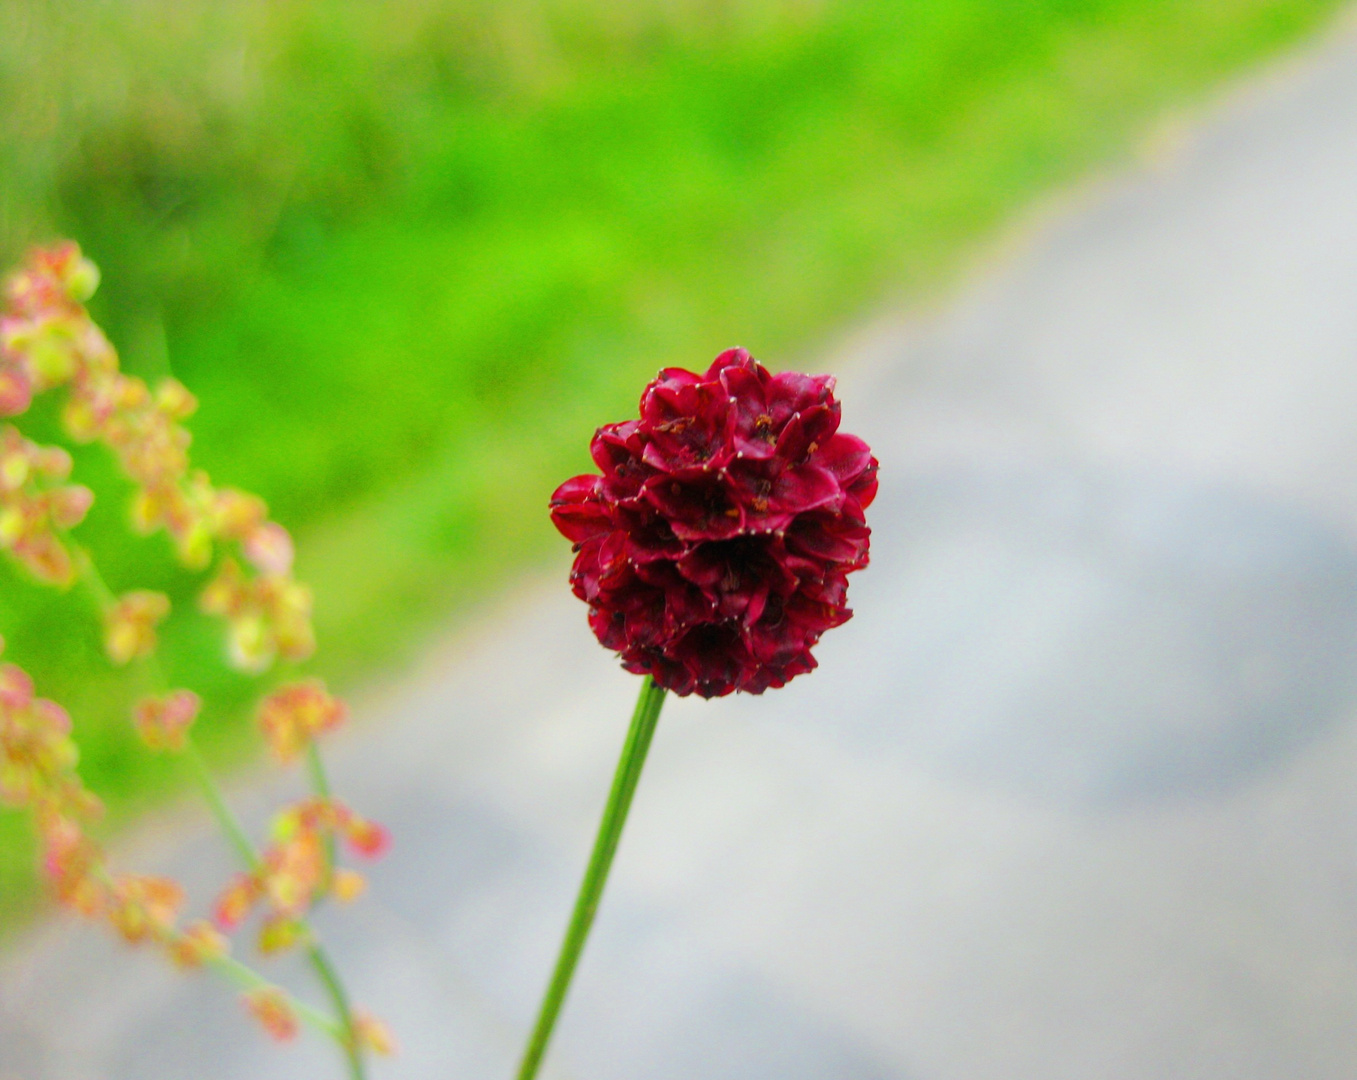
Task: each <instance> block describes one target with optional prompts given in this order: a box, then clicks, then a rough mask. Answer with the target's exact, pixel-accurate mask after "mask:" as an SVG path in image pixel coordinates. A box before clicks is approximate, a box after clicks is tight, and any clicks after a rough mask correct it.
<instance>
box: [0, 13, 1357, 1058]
mask: <svg viewBox="0 0 1357 1080" xmlns="http://www.w3.org/2000/svg"><path fill="white" fill-rule="evenodd" d="M1079 202H1080V205H1079V206H1077V207H1075V208H1073V209H1070V210H1068V211H1067V212H1065V213H1063V214H1061V215H1059V216H1058V217H1057V218H1056V219H1054V220H1053V221H1051V222H1049V223H1047V224H1046V225H1044V226H1042V227H1040V228H1034V229H1032V230H1029V232H1028V234H1027V236H1026V238H1025V239H1024V240H1023V241H1022V242H1021V243H1020V244H1018V245H1017V248H1018V250H1016V251H1015V252H1014V253H1012V254H1011V255H1010V256H1009V257H1008V258H1007V259H1006V260H1005V264H1004V265H1002V266H1000V267H997V268H994V269H992V270H990V271H989V272H987V273H986V274H985V275H984V276H983V277H982V278H981V280H979V281H977V282H975V283H974V284H973V286H972V287H970V288H969V289H968V290H967V291H965V292H964V294H963V295H962V296H961V298H960V299H959V300H958V301H956V302H955V303H954V304H952V305H950V306H949V307H948V308H947V309H946V310H945V311H942V312H940V313H939V314H937V315H936V316H933V317H930V318H914V319H911V320H909V321H907V322H903V323H901V324H900V325H898V326H887V327H885V328H879V329H878V330H877V331H874V332H872V333H870V334H867V335H864V336H863V337H862V338H861V339H859V340H858V341H856V342H854V343H852V344H851V345H850V346H849V347H847V348H846V349H845V355H844V357H843V358H840V359H845V358H846V359H849V360H851V361H853V362H852V363H851V364H848V366H847V368H846V377H845V378H844V379H843V381H842V386H843V397H844V400H845V402H846V404H845V415H846V417H847V418H848V422H847V424H846V427H848V428H849V429H850V430H853V431H855V432H860V433H861V434H862V435H863V436H865V437H866V438H868V439H869V441H871V443H872V444H873V446H874V447H875V448H876V449H877V452H878V454H879V456H880V458H881V459H882V461H883V469H882V477H883V487H882V493H881V497H880V501H879V502H878V504H877V507H876V509H875V515H874V525H875V528H876V535H875V541H874V560H875V561H874V565H873V567H872V568H871V570H869V571H868V572H867V573H865V574H863V575H861V576H860V578H859V580H858V581H856V583H855V584H854V589H853V591H854V594H855V595H854V599H855V601H856V603H855V606H856V608H857V611H858V615H857V618H856V619H855V620H854V621H853V622H852V623H850V624H849V625H848V626H847V627H845V628H843V629H842V630H839V631H837V632H835V633H833V634H831V635H830V636H829V637H828V638H827V639H826V641H825V642H824V644H823V646H822V648H821V649H820V652H819V656H820V659H821V662H822V670H821V671H820V672H819V673H818V674H817V675H816V676H815V677H814V678H807V679H802V680H799V681H798V682H796V683H794V684H793V685H792V686H791V687H789V688H788V689H786V690H784V691H781V692H778V693H775V694H770V695H767V696H766V697H764V698H762V699H740V700H727V701H723V702H720V703H713V704H703V703H700V702H693V701H683V702H676V703H671V705H670V706H669V707H668V708H667V710H666V714H665V716H664V719H663V721H662V723H661V726H660V731H659V734H658V737H657V739H656V742H655V746H654V749H653V751H652V755H651V762H650V765H649V766H648V771H647V773H646V775H645V777H644V779H643V782H642V784H641V787H640V793H639V795H638V798H637V804H636V807H635V811H634V815H633V819H632V822H631V824H630V826H629V829H628V833H627V835H626V837H625V839H624V842H623V844H622V848H621V852H620V855H619V859H618V864H617V867H616V871H615V875H614V880H613V882H612V886H611V889H610V892H609V894H608V896H607V899H606V901H605V903H604V906H603V909H602V913H601V917H600V919H599V923H598V926H597V929H596V934H595V938H594V940H593V941H592V942H591V944H590V948H589V950H588V951H587V953H586V955H585V959H584V963H583V965H582V968H581V971H580V974H579V978H578V981H577V984H576V988H575V991H574V993H573V996H572V999H571V1000H570V1002H569V1005H568V1008H567V1012H566V1015H565V1018H564V1021H563V1023H562V1026H561V1028H560V1030H559V1036H558V1040H557V1042H556V1045H555V1048H554V1053H553V1055H552V1070H553V1075H555V1076H557V1077H561V1078H565V1077H574V1078H578V1080H584V1078H589V1080H642V1078H646V1080H680V1078H682V1080H694V1078H703V1080H761V1078H767V1080H888V1078H889V1080H1027V1078H1030V1080H1090V1078H1099V1080H1120V1078H1125V1080H1147V1078H1160V1077H1162V1078H1164V1080H1185V1078H1202V1080H1227V1078H1229V1080H1246V1078H1256V1080H1276V1078H1279V1077H1288V1078H1290V1077H1297V1078H1316V1080H1321V1078H1333V1080H1351V1077H1353V1076H1354V1075H1357V782H1355V781H1357V663H1354V658H1357V38H1355V37H1354V36H1353V35H1351V34H1347V35H1341V36H1340V37H1339V38H1338V39H1336V40H1335V41H1333V42H1331V43H1330V44H1329V45H1328V46H1326V47H1325V48H1323V49H1322V50H1321V51H1320V53H1319V54H1318V55H1317V56H1315V57H1313V58H1312V59H1311V60H1310V61H1308V62H1306V63H1302V64H1297V65H1293V66H1292V67H1291V68H1290V69H1289V70H1287V71H1284V72H1282V73H1280V74H1278V75H1275V76H1274V77H1270V78H1269V79H1267V80H1265V81H1264V82H1262V83H1260V84H1259V85H1257V86H1256V87H1255V88H1253V89H1251V90H1249V91H1247V92H1246V93H1244V94H1242V95H1239V96H1237V97H1236V98H1235V99H1234V100H1233V101H1232V102H1230V103H1229V104H1227V105H1226V106H1225V107H1223V108H1222V109H1220V110H1218V111H1216V112H1215V113H1214V114H1213V116H1212V117H1211V118H1210V119H1209V120H1208V121H1207V122H1205V123H1204V124H1202V125H1199V126H1197V128H1196V129H1195V130H1194V132H1193V133H1192V134H1191V135H1190V136H1189V137H1187V138H1186V139H1184V140H1183V141H1182V142H1181V143H1179V144H1178V145H1177V147H1176V149H1175V150H1174V151H1173V153H1172V154H1170V155H1169V156H1167V157H1161V158H1160V159H1159V160H1157V161H1156V163H1154V164H1153V165H1150V166H1146V167H1145V168H1144V169H1143V170H1141V171H1140V172H1138V173H1136V174H1134V175H1130V176H1127V177H1124V178H1122V179H1120V180H1117V181H1115V182H1107V183H1105V184H1103V185H1101V186H1099V187H1097V188H1096V190H1092V191H1090V192H1088V193H1086V194H1085V196H1084V197H1082V198H1081V199H1080V200H1079ZM835 366H840V365H839V362H838V361H835ZM557 576H559V577H562V578H563V573H562V574H561V575H557ZM557 576H553V580H552V581H550V582H543V583H540V584H539V585H537V586H534V587H532V588H529V589H526V590H525V591H524V593H523V595H521V596H520V597H519V598H518V599H517V600H515V601H513V602H510V603H508V604H506V606H505V607H504V608H503V609H502V610H501V612H500V613H499V614H498V615H497V616H496V617H495V619H494V624H493V625H492V626H490V627H483V628H482V632H480V633H479V634H477V635H476V637H475V639H474V640H472V639H470V638H469V637H468V636H465V635H464V636H463V638H461V639H459V640H458V641H456V642H452V643H450V644H448V645H447V646H446V647H445V648H444V649H442V650H441V651H440V652H438V653H437V654H435V655H434V656H432V657H431V658H430V659H429V661H428V663H427V664H426V665H425V667H424V669H423V671H422V673H421V674H420V676H419V677H418V678H415V679H413V680H412V681H410V682H409V683H408V684H406V685H404V686H402V687H400V688H399V689H398V690H397V691H396V692H394V693H390V694H385V695H382V696H380V697H379V698H378V699H376V700H375V701H374V703H372V704H371V705H369V706H368V707H366V708H365V709H364V710H363V711H364V712H365V713H366V714H367V715H366V716H365V717H364V719H365V721H366V722H365V723H363V724H361V725H359V728H358V730H356V731H354V732H352V733H350V734H349V735H348V736H346V737H345V738H343V739H341V741H340V743H339V744H338V746H337V747H336V750H335V755H334V756H335V760H336V766H337V769H336V771H337V772H338V774H339V777H338V780H339V784H340V786H341V787H342V789H343V791H344V792H345V793H347V794H348V795H349V796H350V798H351V800H352V801H353V802H354V803H355V804H356V805H357V806H359V807H360V808H362V809H365V810H368V811H371V812H372V813H373V814H374V815H375V816H377V817H379V818H380V819H382V820H384V821H386V822H388V823H389V824H390V825H391V826H392V827H393V829H394V831H395V835H396V838H397V844H396V847H395V849H394V851H393V853H392V855H391V856H390V858H389V861H388V862H387V863H386V865H385V866H384V867H383V868H381V869H379V870H378V871H377V872H376V874H375V875H374V876H375V883H374V890H373V892H372V893H371V894H370V896H369V897H368V898H366V899H365V900H364V902H363V903H361V904H360V905H359V906H357V907H356V908H354V909H352V910H350V911H346V912H342V913H339V918H337V919H336V920H335V921H334V922H333V925H332V926H331V925H330V920H329V919H328V917H327V919H326V920H325V922H326V924H327V929H329V930H330V931H331V933H332V937H333V940H334V942H335V948H336V951H337V952H338V953H339V955H340V958H341V963H342V966H343V968H344V969H345V970H346V971H347V972H348V973H349V974H350V977H351V981H352V984H353V986H354V988H355V990H356V993H357V996H358V997H359V998H360V999H362V1000H363V1001H365V1002H366V1003H368V1004H369V1005H370V1006H371V1007H372V1008H374V1009H375V1010H376V1011H378V1012H380V1013H382V1014H384V1015H386V1016H388V1017H390V1018H391V1019H392V1021H393V1022H394V1024H395V1026H396V1027H397V1029H398V1031H399V1034H400V1037H401V1040H402V1042H403V1044H404V1053H403V1055H402V1056H401V1057H400V1058H399V1059H397V1060H396V1061H395V1062H393V1063H391V1064H389V1065H383V1066H382V1067H380V1068H379V1069H378V1072H377V1075H378V1076H379V1077H393V1078H394V1077H408V1078H412V1080H415V1078H418V1080H423V1078H434V1077H439V1078H451V1077H468V1078H471V1077H507V1076H509V1075H510V1073H511V1067H512V1063H513V1060H514V1059H515V1057H516V1053H517V1048H518V1045H519V1042H520V1039H521V1037H522V1034H523V1033H524V1031H525V1030H526V1028H527V1026H528V1024H529V1022H530V1019H531V1014H532V1010H533V1005H534V1002H535V1000H536V997H537V995H538V993H539V992H540V989H541V986H542V983H543V981H544V979H545V977H546V974H547V971H548V968H549V966H550V963H551V960H552V957H553V954H554V950H555V948H556V945H557V942H558V937H559V934H560V931H561V929H562V926H563V922H564V918H565V915H566V912H567V909H568V905H569V902H570V898H571V894H572V892H573V889H574V887H575V884H576V881H577V879H578V875H579V873H580V871H581V869H582V867H583V863H584V859H585V855H586V852H587V849H588V845H589V841H590V836H591V832H592V829H593V826H594V822H595V820H596V816H597V814H598V812H599V809H600V807H601V805H602V802H603V799H604V796H605V794H606V789H607V784H608V778H609V774H610V771H611V768H612V766H613V763H614V759H615V755H616V753H617V751H618V749H619V747H620V745H621V741H622V735H623V731H624V728H625V724H626V718H627V714H628V710H629V707H630V704H631V697H632V695H633V693H634V691H635V681H634V679H632V678H631V677H630V676H626V675H624V674H622V673H620V672H619V671H618V670H617V669H616V668H615V667H614V665H613V663H612V661H611V660H610V658H609V657H608V656H607V655H605V654H604V653H603V652H602V651H601V650H600V649H598V648H597V646H596V645H595V644H594V643H593V641H592V639H591V638H590V637H589V634H588V631H587V629H586V627H585V623H584V612H583V610H582V608H581V606H580V605H579V604H578V603H577V602H576V601H574V600H573V599H572V598H570V597H569V596H568V595H567V593H566V589H565V587H564V584H563V581H560V580H556V577H557ZM278 794H279V792H278V790H277V788H276V787H275V788H272V789H270V790H268V791H265V792H260V791H246V792H244V793H242V795H241V799H240V801H241V804H242V805H243V806H246V807H249V808H252V812H255V813H256V814H257V811H258V807H260V806H262V805H263V804H264V803H265V802H267V801H268V800H269V799H272V798H273V797H275V796H276V795H278ZM135 847H136V849H137V850H135V851H133V852H131V853H130V856H129V857H134V858H137V859H146V860H149V861H151V862H153V863H157V864H160V865H167V866H170V867H175V868H178V869H180V870H181V872H183V873H185V874H186V875H187V876H189V877H190V878H191V880H192V881H194V882H195V883H197V884H198V885H199V886H201V884H202V883H203V882H205V881H206V880H208V879H210V878H211V877H212V876H213V875H215V874H216V873H217V872H218V871H219V868H220V867H221V866H222V865H224V863H225V858H226V856H225V852H224V851H223V850H222V849H221V847H220V844H219V842H218V841H216V840H215V839H213V838H212V836H211V834H210V833H209V832H208V831H207V830H206V829H204V828H203V827H202V822H201V820H200V819H199V818H197V817H193V818H192V819H191V822H190V823H189V824H188V825H185V824H184V822H183V821H182V820H176V821H172V822H167V823H165V824H164V825H163V826H161V827H159V828H158V829H156V830H151V831H150V832H148V834H147V835H145V836H143V837H141V838H140V839H139V840H138V841H137V843H136V845H135ZM205 866H206V867H208V869H207V871H205V870H204V867H205ZM284 973H285V971H284ZM332 1075H336V1071H335V1069H334V1067H333V1061H332V1059H331V1057H330V1053H329V1051H328V1049H327V1048H326V1047H324V1046H319V1045H310V1044H306V1043H303V1044H301V1045H298V1046H296V1047H294V1048H290V1049H285V1050H278V1049H276V1048H274V1047H272V1046H270V1045H267V1044H265V1043H264V1041H263V1040H262V1039H261V1038H259V1037H257V1036H256V1035H255V1033H254V1032H253V1030H252V1029H251V1028H250V1026H249V1025H248V1024H247V1022H246V1021H244V1020H243V1019H241V1018H240V1016H239V1013H238V1010H237V1008H236V1006H235V1004H234V1003H233V1001H232V1000H231V997H230V995H229V994H228V993H226V992H225V991H223V990H221V989H219V988H218V987H216V986H215V985H213V984H211V983H210V982H207V981H204V980H192V979H186V978H182V977H178V976H174V975H172V974H168V973H166V972H164V971H163V970H162V969H161V968H160V966H159V965H158V964H156V963H154V962H153V961H151V960H150V959H147V958H143V957H139V956H136V955H124V954H123V952H122V950H120V949H119V948H118V947H116V946H115V945H113V944H111V943H110V942H109V941H108V940H107V939H106V938H105V937H104V936H103V935H101V934H99V933H96V932H93V931H86V930H73V929H72V928H71V927H70V925H69V924H62V925H60V926H56V927H50V926H49V927H44V928H41V929H40V930H39V931H38V932H37V933H35V934H34V935H33V937H32V938H31V939H30V940H28V941H26V942H24V943H23V944H22V946H21V947H20V948H19V949H18V950H16V951H15V952H13V953H12V954H11V955H10V956H9V957H8V958H6V959H5V960H4V962H3V964H0V1077H3V1078H4V1080H10V1078H22V1080H160V1078H170V1077H193V1078H197V1080H228V1078H232V1080H236V1078H249V1080H269V1078H273V1077H278V1078H283V1077H317V1078H320V1077H326V1076H332Z"/></svg>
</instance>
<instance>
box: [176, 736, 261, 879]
mask: <svg viewBox="0 0 1357 1080" xmlns="http://www.w3.org/2000/svg"><path fill="white" fill-rule="evenodd" d="M184 756H185V757H186V758H188V762H189V765H191V766H192V768H193V779H194V780H195V781H196V782H197V784H198V790H199V791H201V792H202V795H203V799H204V800H206V802H207V805H208V808H209V809H210V810H211V811H212V816H213V817H214V818H215V819H216V821H217V825H218V826H219V827H220V829H221V831H222V832H223V833H224V834H225V836H226V839H227V841H228V842H229V843H230V845H231V846H232V847H233V848H235V852H236V857H237V858H238V859H240V861H241V862H243V863H244V864H245V868H246V869H247V870H249V871H250V872H251V873H256V872H258V871H259V870H260V869H262V866H263V864H262V863H261V862H260V861H259V853H258V852H257V851H255V849H254V844H252V843H251V842H250V838H249V836H247V835H246V833H245V827H244V826H243V825H241V823H240V819H239V818H237V817H236V815H235V814H234V813H233V812H232V810H231V808H230V807H229V806H227V805H226V798H225V796H224V795H222V793H221V788H219V787H218V786H217V781H216V780H215V779H214V778H213V776H212V771H211V770H210V769H209V768H208V767H207V761H206V760H205V759H204V758H203V752H202V751H201V750H199V749H198V744H197V743H196V742H194V741H193V737H192V736H189V737H188V738H186V739H185V740H184Z"/></svg>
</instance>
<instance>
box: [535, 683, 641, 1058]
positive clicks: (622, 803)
mask: <svg viewBox="0 0 1357 1080" xmlns="http://www.w3.org/2000/svg"><path fill="white" fill-rule="evenodd" d="M664 694H665V692H664V690H663V689H662V688H661V687H659V686H657V685H655V680H654V679H652V678H651V677H650V676H649V675H647V676H646V678H645V682H643V683H642V684H641V694H640V697H639V698H637V701H636V711H635V713H633V714H632V718H631V727H630V728H629V729H628V731H627V741H626V743H625V744H624V745H623V747H622V757H621V760H619V761H618V763H617V772H616V773H615V774H614V776H613V786H612V791H611V792H610V793H609V795H608V805H607V806H606V807H605V808H604V810H603V820H602V821H601V822H599V826H598V837H597V839H595V841H594V851H593V854H592V855H591V856H590V857H589V866H588V868H587V869H586V870H585V871H584V881H583V882H581V883H580V892H579V896H577V897H576V898H575V910H574V912H573V914H572V915H571V916H570V925H569V926H568V927H567V928H566V931H565V941H564V942H563V943H562V944H561V955H560V957H559V958H558V959H557V961H556V970H555V972H553V974H552V976H551V982H550V983H549V984H548V985H547V992H546V996H545V997H544V998H543V999H542V1007H541V1011H540V1012H539V1013H538V1015H537V1026H536V1027H535V1028H534V1029H533V1033H532V1038H531V1039H530V1040H529V1041H528V1048H527V1050H526V1051H525V1052H524V1054H523V1064H522V1065H521V1066H519V1070H518V1080H533V1077H535V1076H536V1075H537V1070H538V1068H539V1067H540V1066H541V1063H542V1056H543V1055H544V1054H545V1053H546V1050H547V1043H548V1041H550V1039H551V1032H552V1029H553V1028H554V1027H555V1026H556V1017H557V1016H558V1015H559V1014H560V1011H561V1006H562V1005H563V1004H564V1003H565V995H566V992H567V991H568V990H569V989H570V980H571V978H572V977H573V975H574V974H575V965H576V964H577V963H578V962H579V958H580V953H581V952H583V951H584V943H585V940H586V939H587V938H588V937H589V929H590V927H592V926H593V924H594V916H595V915H596V914H597V912H598V904H599V900H600V899H601V898H602V896H603V886H604V885H605V884H606V883H607V881H608V871H609V869H611V867H612V862H613V855H614V854H615V853H616V852H617V844H618V841H619V840H621V838H622V827H623V825H625V824H626V821H627V811H628V810H630V809H631V799H632V796H633V795H634V794H635V793H636V784H637V782H638V781H639V780H640V779H641V768H642V766H643V765H645V760H646V752H647V751H648V750H649V749H650V740H651V739H652V738H653V737H654V735H655V726H656V724H658V723H659V720H660V708H661V707H662V706H663V705H664Z"/></svg>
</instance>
